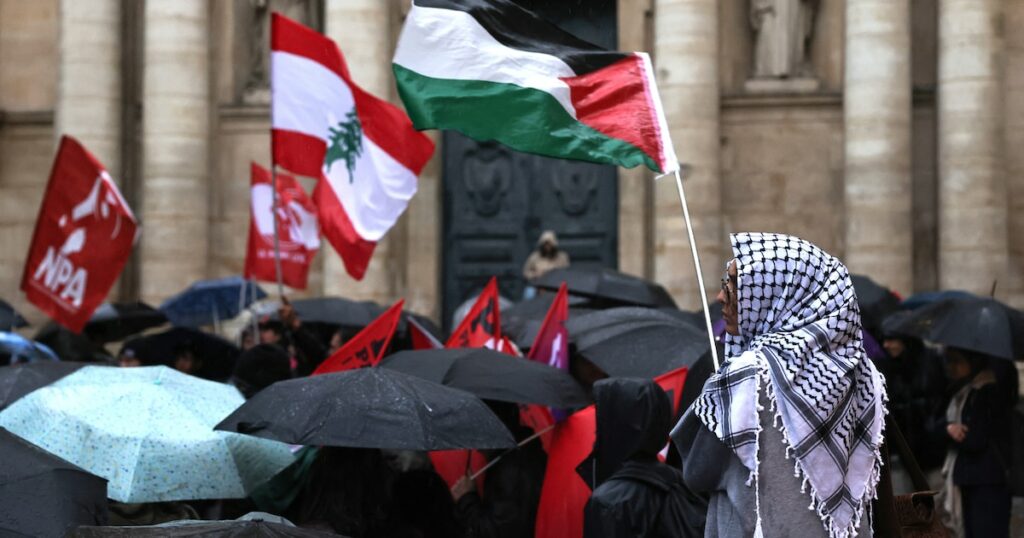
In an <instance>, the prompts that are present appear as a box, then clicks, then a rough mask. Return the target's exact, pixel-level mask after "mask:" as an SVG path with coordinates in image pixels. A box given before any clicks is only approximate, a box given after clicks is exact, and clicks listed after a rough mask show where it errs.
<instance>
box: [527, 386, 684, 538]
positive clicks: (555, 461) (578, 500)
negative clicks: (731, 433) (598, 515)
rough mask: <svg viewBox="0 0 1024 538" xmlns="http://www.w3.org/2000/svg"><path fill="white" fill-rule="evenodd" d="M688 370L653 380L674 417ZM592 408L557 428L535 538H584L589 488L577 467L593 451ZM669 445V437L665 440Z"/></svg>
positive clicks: (594, 424) (552, 442)
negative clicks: (584, 521)
mask: <svg viewBox="0 0 1024 538" xmlns="http://www.w3.org/2000/svg"><path fill="white" fill-rule="evenodd" d="M686 372H687V369H686V368H680V369H678V370H673V371H671V372H668V373H665V374H662V375H660V376H658V377H657V378H655V379H654V381H656V382H657V383H658V384H659V385H661V388H662V389H664V390H665V392H666V393H668V396H669V400H670V401H671V402H672V413H673V416H675V415H676V414H678V411H679V409H678V406H679V397H680V396H681V395H682V392H683V390H682V389H683V384H684V383H686ZM594 413H595V408H594V406H593V405H591V406H589V407H586V408H584V409H581V410H580V411H577V412H575V413H573V414H572V415H570V416H569V418H567V419H566V420H564V421H562V422H560V423H559V424H558V426H556V427H555V430H554V432H555V433H554V436H553V438H552V440H551V448H550V449H549V450H548V467H547V470H546V472H545V474H544V486H543V489H542V490H541V494H540V505H539V506H538V508H537V525H536V527H535V530H536V533H535V535H534V536H535V537H536V538H582V536H583V507H585V506H586V505H587V500H588V499H590V488H589V487H587V484H586V482H584V481H583V479H582V478H580V475H579V474H577V473H576V467H578V466H579V464H581V463H583V460H585V459H587V456H589V455H590V452H591V451H592V450H593V448H594V439H595V438H596V437H597V424H596V416H595V414H594ZM665 441H666V442H668V438H667V436H666V439H665Z"/></svg>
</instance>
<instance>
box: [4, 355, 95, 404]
mask: <svg viewBox="0 0 1024 538" xmlns="http://www.w3.org/2000/svg"><path fill="white" fill-rule="evenodd" d="M86 365H88V363H85V362H63V361H60V362H55V361H40V362H30V363H24V364H15V365H11V366H3V367H0V410H2V409H5V408H6V407H7V406H9V405H11V404H12V403H14V402H15V401H17V400H18V398H21V397H22V396H24V395H26V394H28V393H30V392H32V391H34V390H36V389H39V388H42V387H45V386H47V385H49V384H50V383H53V382H54V381H57V380H58V379H60V378H62V377H64V376H66V375H68V374H71V373H74V372H75V371H77V370H78V369H79V368H81V367H83V366H86Z"/></svg>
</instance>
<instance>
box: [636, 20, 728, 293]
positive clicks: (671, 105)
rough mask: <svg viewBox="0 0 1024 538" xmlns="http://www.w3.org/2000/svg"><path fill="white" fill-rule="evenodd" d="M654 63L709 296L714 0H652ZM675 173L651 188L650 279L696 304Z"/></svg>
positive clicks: (716, 268) (714, 236)
mask: <svg viewBox="0 0 1024 538" xmlns="http://www.w3.org/2000/svg"><path fill="white" fill-rule="evenodd" d="M654 19H655V27H654V36H655V37H654V40H655V41H654V53H655V54H654V66H655V68H656V71H657V73H658V89H659V91H660V93H661V99H662V104H663V105H664V109H665V115H666V116H667V121H668V126H669V130H670V131H671V133H672V140H673V143H674V145H675V147H676V152H677V154H678V156H679V160H680V161H682V162H683V163H685V164H686V165H688V167H689V174H688V177H687V178H686V180H685V183H684V185H685V188H686V196H687V201H688V202H689V205H690V217H691V218H692V219H693V226H694V235H695V239H696V241H697V247H698V249H699V251H700V256H701V264H702V268H703V272H704V279H705V280H704V284H705V285H706V287H707V289H708V292H709V294H710V295H711V297H709V298H708V300H709V301H713V300H714V299H713V295H714V293H715V291H714V290H716V289H717V288H718V281H719V277H720V275H721V274H722V271H723V267H724V265H723V264H724V260H725V256H726V255H728V253H729V252H730V250H729V245H728V241H727V240H726V238H725V236H724V235H723V233H722V218H721V212H722V200H721V187H720V185H719V181H720V172H719V171H720V167H719V155H720V153H721V149H720V142H719V103H718V100H719V86H718V2H717V1H716V0H656V2H655V7H654ZM673 181H674V178H672V177H664V178H662V179H661V180H659V181H658V182H657V184H656V186H655V191H654V275H653V276H654V279H655V280H656V281H658V282H659V283H661V284H662V285H664V286H665V287H666V288H667V289H668V291H669V292H670V293H671V294H672V296H673V297H675V299H676V301H677V302H678V303H679V305H680V306H681V307H686V308H695V307H698V306H699V305H700V295H699V294H698V293H699V292H698V290H697V278H696V273H695V272H694V270H693V260H692V258H691V256H690V245H689V241H688V240H687V234H686V227H685V225H684V223H683V216H682V212H681V210H680V207H679V197H678V194H677V193H676V186H675V184H674V183H673Z"/></svg>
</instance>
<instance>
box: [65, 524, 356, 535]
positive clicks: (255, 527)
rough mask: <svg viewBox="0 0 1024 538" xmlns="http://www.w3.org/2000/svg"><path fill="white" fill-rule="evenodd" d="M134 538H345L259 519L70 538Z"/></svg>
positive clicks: (100, 530)
mask: <svg viewBox="0 0 1024 538" xmlns="http://www.w3.org/2000/svg"><path fill="white" fill-rule="evenodd" d="M135 536H167V537H172V538H173V537H181V538H185V537H188V538H192V537H197V536H201V537H203V538H249V537H251V536H255V537H261V538H262V537H266V538H274V537H281V538H306V537H308V538H319V537H324V538H328V537H333V538H339V537H340V538H345V537H344V536H342V535H340V534H334V533H333V532H327V531H318V530H314V529H304V528H301V527H296V526H294V525H287V524H284V523H275V522H272V521H258V520H227V521H197V520H191V521H172V522H170V523H164V524H161V525H145V526H136V527H79V528H78V529H76V530H75V531H74V532H72V533H71V534H68V537H69V538H93V537H97V538H133V537H135Z"/></svg>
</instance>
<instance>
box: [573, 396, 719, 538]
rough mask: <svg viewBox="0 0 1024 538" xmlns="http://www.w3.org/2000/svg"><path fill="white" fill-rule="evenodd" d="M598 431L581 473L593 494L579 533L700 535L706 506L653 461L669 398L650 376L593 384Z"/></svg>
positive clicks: (590, 537)
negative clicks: (649, 379) (645, 378)
mask: <svg viewBox="0 0 1024 538" xmlns="http://www.w3.org/2000/svg"><path fill="white" fill-rule="evenodd" d="M594 400H595V405H596V407H597V417H596V422H597V436H596V439H595V441H594V451H593V453H592V454H591V456H590V458H589V459H588V460H587V461H584V462H583V464H581V465H580V468H579V471H580V475H581V476H582V477H583V478H584V480H585V481H587V482H588V483H590V484H591V487H594V486H595V485H596V487H595V488H594V492H593V493H592V494H591V496H590V500H589V501H588V502H587V506H586V508H585V509H584V518H583V535H584V536H585V537H586V538H613V537H615V538H620V537H621V538H626V537H629V538H644V537H651V538H656V537H657V538H660V537H666V538H667V537H690V536H693V537H699V536H703V535H704V512H703V510H706V504H705V503H703V502H701V501H700V500H699V499H698V498H697V497H696V496H695V495H693V494H692V493H690V492H689V490H688V489H687V488H686V486H685V484H684V483H683V476H682V473H681V472H679V471H678V470H676V469H674V468H672V467H669V466H668V465H665V464H663V463H660V462H659V461H658V460H657V453H658V452H659V451H660V450H661V449H662V448H663V447H664V446H665V445H666V443H667V442H668V430H669V427H670V425H671V404H670V403H669V400H668V397H667V396H666V395H665V392H664V391H663V390H662V389H661V387H659V386H658V385H657V384H656V383H654V382H653V381H647V380H639V379H622V378H618V379H605V380H602V381H599V382H597V383H596V384H595V385H594Z"/></svg>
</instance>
